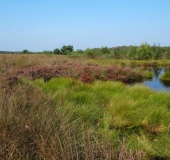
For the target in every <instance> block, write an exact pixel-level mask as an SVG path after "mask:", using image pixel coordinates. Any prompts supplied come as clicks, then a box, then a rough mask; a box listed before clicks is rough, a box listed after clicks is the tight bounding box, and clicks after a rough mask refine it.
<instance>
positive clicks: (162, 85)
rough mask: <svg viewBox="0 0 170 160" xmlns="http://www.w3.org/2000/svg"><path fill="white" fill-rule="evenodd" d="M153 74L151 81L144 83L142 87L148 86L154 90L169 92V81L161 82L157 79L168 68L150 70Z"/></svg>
mask: <svg viewBox="0 0 170 160" xmlns="http://www.w3.org/2000/svg"><path fill="white" fill-rule="evenodd" d="M150 70H151V71H152V72H153V79H151V80H147V81H144V83H143V85H145V86H149V87H150V88H152V89H154V90H157V91H159V90H165V91H169V92H170V81H161V80H160V79H159V77H160V76H161V75H162V74H163V73H164V72H165V71H166V70H170V68H152V69H150Z"/></svg>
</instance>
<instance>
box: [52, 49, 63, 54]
mask: <svg viewBox="0 0 170 160" xmlns="http://www.w3.org/2000/svg"><path fill="white" fill-rule="evenodd" d="M53 53H54V54H61V51H60V49H58V48H56V49H54V51H53Z"/></svg>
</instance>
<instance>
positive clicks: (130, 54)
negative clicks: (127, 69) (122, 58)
mask: <svg viewBox="0 0 170 160" xmlns="http://www.w3.org/2000/svg"><path fill="white" fill-rule="evenodd" d="M128 58H129V59H138V52H137V47H136V46H130V47H129V50H128Z"/></svg>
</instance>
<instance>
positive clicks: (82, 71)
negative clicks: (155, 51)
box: [5, 63, 144, 83]
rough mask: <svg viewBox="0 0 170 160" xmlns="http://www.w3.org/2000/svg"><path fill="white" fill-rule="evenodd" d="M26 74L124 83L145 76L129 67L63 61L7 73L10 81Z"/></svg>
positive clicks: (40, 76) (87, 81)
mask: <svg viewBox="0 0 170 160" xmlns="http://www.w3.org/2000/svg"><path fill="white" fill-rule="evenodd" d="M23 76H26V77H28V78H31V79H37V78H44V80H45V81H48V80H50V79H51V78H54V77H70V78H76V79H79V80H81V81H83V82H86V83H91V82H93V81H95V80H103V81H106V80H112V81H122V82H124V83H134V82H139V81H142V80H143V78H144V76H143V75H142V74H140V73H139V72H135V71H132V70H131V69H129V68H122V67H116V66H104V67H102V66H99V65H97V64H90V63H88V64H80V63H63V64H59V65H53V66H36V67H31V68H24V69H20V70H17V71H15V72H12V73H10V72H9V74H8V75H7V77H8V80H9V83H12V80H14V81H15V80H16V79H18V78H19V77H23ZM5 77H6V76H5Z"/></svg>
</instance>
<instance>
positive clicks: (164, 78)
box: [160, 71, 170, 81]
mask: <svg viewBox="0 0 170 160" xmlns="http://www.w3.org/2000/svg"><path fill="white" fill-rule="evenodd" d="M160 80H162V81H170V71H166V72H165V73H164V74H162V75H161V77H160Z"/></svg>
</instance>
